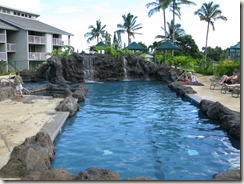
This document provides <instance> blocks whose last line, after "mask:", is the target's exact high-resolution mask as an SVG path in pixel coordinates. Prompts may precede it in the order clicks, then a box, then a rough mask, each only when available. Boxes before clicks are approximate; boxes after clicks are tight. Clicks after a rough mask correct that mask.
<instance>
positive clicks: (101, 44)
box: [96, 42, 106, 47]
mask: <svg viewBox="0 0 244 184" xmlns="http://www.w3.org/2000/svg"><path fill="white" fill-rule="evenodd" d="M104 45H106V44H105V43H103V42H99V43H98V44H97V45H96V47H99V46H104Z"/></svg>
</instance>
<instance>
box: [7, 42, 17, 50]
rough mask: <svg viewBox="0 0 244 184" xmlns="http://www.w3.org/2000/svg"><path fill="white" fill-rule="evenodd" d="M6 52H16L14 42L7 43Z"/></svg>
mask: <svg viewBox="0 0 244 184" xmlns="http://www.w3.org/2000/svg"><path fill="white" fill-rule="evenodd" d="M7 52H16V44H15V43H7Z"/></svg>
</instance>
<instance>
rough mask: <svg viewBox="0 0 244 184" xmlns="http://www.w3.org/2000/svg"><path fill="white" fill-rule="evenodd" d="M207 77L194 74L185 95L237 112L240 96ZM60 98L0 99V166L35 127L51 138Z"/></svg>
mask: <svg viewBox="0 0 244 184" xmlns="http://www.w3.org/2000/svg"><path fill="white" fill-rule="evenodd" d="M211 77H212V76H202V77H199V78H197V80H198V81H199V82H201V83H203V84H204V86H191V87H192V88H193V89H194V90H195V91H196V92H197V94H192V95H188V96H189V97H190V98H191V99H192V100H194V101H195V102H197V103H198V102H200V101H201V99H208V100H211V101H214V102H216V101H218V102H220V103H221V104H223V105H224V106H226V107H228V108H230V109H232V110H234V111H238V112H240V106H241V105H240V97H239V98H234V97H232V96H231V94H230V93H227V94H222V93H221V92H220V89H218V88H217V89H215V90H211V89H210V84H211V81H210V78H211ZM61 100H62V99H61V98H52V97H41V96H32V95H25V96H24V97H23V98H19V99H17V98H16V99H12V100H10V99H8V100H4V101H1V102H0V112H1V114H0V168H2V167H3V166H4V165H5V164H6V163H7V162H8V160H9V157H10V154H11V151H12V150H13V148H14V147H15V146H17V145H19V144H21V143H23V141H24V140H25V139H26V138H28V137H31V136H34V135H36V133H38V132H39V131H46V132H48V133H49V135H50V137H51V139H52V140H54V139H55V137H56V136H57V134H58V133H59V131H60V130H61V128H62V126H63V124H64V123H65V121H66V119H67V118H68V116H69V113H68V112H57V111H56V110H55V107H56V106H57V105H58V104H59V103H60V101H61ZM40 107H41V108H40Z"/></svg>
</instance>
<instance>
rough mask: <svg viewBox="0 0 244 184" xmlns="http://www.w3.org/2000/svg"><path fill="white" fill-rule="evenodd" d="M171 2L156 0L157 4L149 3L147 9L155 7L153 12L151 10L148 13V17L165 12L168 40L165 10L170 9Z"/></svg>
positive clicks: (169, 0) (168, 0)
mask: <svg viewBox="0 0 244 184" xmlns="http://www.w3.org/2000/svg"><path fill="white" fill-rule="evenodd" d="M170 2H171V0H156V2H151V3H147V4H146V7H147V8H149V7H153V8H152V9H151V10H149V12H148V16H149V17H151V16H152V15H153V14H154V13H156V12H160V10H162V11H163V15H164V30H165V32H164V37H165V38H166V36H167V35H166V34H167V33H166V14H165V10H166V9H167V8H168V7H169V5H170Z"/></svg>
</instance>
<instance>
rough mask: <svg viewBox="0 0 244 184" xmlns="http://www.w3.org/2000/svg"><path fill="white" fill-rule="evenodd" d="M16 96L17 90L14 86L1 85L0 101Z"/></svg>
mask: <svg viewBox="0 0 244 184" xmlns="http://www.w3.org/2000/svg"><path fill="white" fill-rule="evenodd" d="M14 97H15V90H14V89H13V88H12V87H10V86H9V87H0V101H3V100H6V99H11V98H14Z"/></svg>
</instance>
